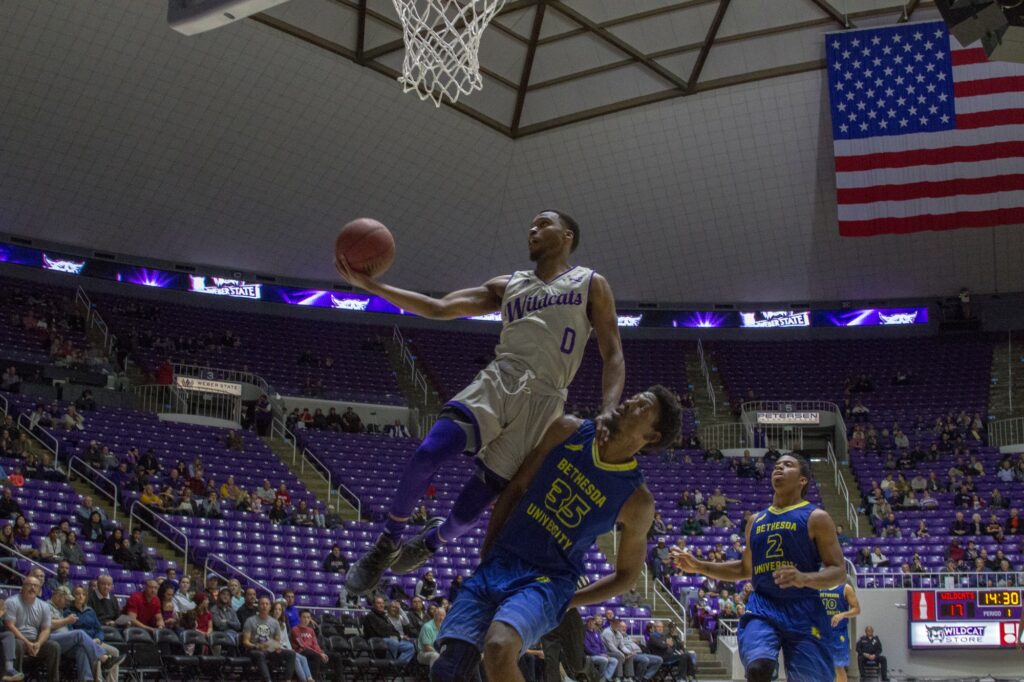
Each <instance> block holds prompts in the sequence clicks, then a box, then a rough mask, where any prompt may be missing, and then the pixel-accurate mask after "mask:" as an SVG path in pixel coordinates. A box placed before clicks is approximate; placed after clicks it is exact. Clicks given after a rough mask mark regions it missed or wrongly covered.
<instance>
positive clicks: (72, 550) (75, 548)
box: [61, 531, 85, 566]
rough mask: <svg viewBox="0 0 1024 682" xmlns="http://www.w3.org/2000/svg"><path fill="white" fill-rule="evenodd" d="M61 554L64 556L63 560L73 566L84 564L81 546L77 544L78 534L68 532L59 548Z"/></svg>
mask: <svg viewBox="0 0 1024 682" xmlns="http://www.w3.org/2000/svg"><path fill="white" fill-rule="evenodd" d="M61 556H62V557H64V560H65V561H67V562H68V563H70V564H74V565H75V566H84V565H85V553H84V552H83V551H82V546H81V545H79V544H78V534H77V533H75V532H74V531H71V532H70V533H68V539H67V541H66V542H65V543H64V547H63V548H62V550H61Z"/></svg>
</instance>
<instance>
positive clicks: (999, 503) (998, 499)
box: [988, 488, 1010, 509]
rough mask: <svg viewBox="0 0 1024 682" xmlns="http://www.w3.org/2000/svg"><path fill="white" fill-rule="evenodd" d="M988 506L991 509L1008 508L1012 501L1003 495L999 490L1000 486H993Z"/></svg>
mask: <svg viewBox="0 0 1024 682" xmlns="http://www.w3.org/2000/svg"><path fill="white" fill-rule="evenodd" d="M988 506H989V508H990V509H1008V508H1009V506H1010V501H1009V500H1008V499H1006V498H1005V497H1003V494H1002V493H1001V492H999V488H993V489H992V494H991V495H990V496H989V498H988Z"/></svg>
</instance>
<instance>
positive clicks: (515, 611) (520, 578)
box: [437, 549, 576, 651]
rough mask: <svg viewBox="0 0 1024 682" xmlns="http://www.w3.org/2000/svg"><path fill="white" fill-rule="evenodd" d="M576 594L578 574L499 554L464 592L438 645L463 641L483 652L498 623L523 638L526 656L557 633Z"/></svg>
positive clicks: (490, 558)
mask: <svg viewBox="0 0 1024 682" xmlns="http://www.w3.org/2000/svg"><path fill="white" fill-rule="evenodd" d="M575 593H576V576H575V575H574V574H573V573H571V572H568V571H566V572H565V573H562V574H559V575H552V574H550V573H544V572H543V571H541V570H540V569H538V568H537V567H535V566H533V565H531V564H530V563H528V562H526V561H524V560H523V559H521V558H519V557H517V556H514V555H512V554H509V553H506V552H502V551H501V550H499V549H496V550H493V551H492V552H491V554H490V555H489V556H488V557H487V558H486V559H485V560H484V562H483V563H482V564H480V566H479V567H478V568H477V570H476V573H474V574H473V577H472V578H470V579H469V580H467V581H466V584H465V585H463V586H462V589H461V590H459V596H458V597H457V598H456V599H455V603H454V604H452V607H451V610H450V611H449V612H448V615H447V616H446V617H445V619H444V622H443V623H442V624H441V630H440V632H438V633H437V641H438V642H439V643H440V642H443V641H444V640H445V639H460V640H463V641H465V642H469V643H470V644H472V645H473V646H475V647H476V648H477V649H479V650H480V651H483V648H484V638H485V637H486V635H487V630H488V628H490V626H491V623H492V622H495V621H497V622H501V623H505V624H506V625H508V626H510V627H511V628H513V629H514V630H515V631H516V632H517V633H519V637H520V638H521V639H522V640H523V651H525V650H526V648H527V647H530V646H532V645H534V644H536V643H537V642H539V641H540V639H541V637H543V636H544V635H546V634H547V633H548V632H550V631H551V630H553V629H555V627H556V626H557V625H558V624H559V622H561V620H562V615H563V614H564V613H565V610H566V608H568V606H569V601H570V600H571V599H572V597H573V595H574V594H575Z"/></svg>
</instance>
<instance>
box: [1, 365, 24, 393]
mask: <svg viewBox="0 0 1024 682" xmlns="http://www.w3.org/2000/svg"><path fill="white" fill-rule="evenodd" d="M0 390H3V391H7V392H9V393H21V377H20V376H18V368H17V367H15V366H14V365H11V366H10V367H8V368H7V369H6V370H4V375H3V377H2V378H0Z"/></svg>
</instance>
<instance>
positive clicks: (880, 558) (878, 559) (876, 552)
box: [871, 545, 889, 568]
mask: <svg viewBox="0 0 1024 682" xmlns="http://www.w3.org/2000/svg"><path fill="white" fill-rule="evenodd" d="M888 565H889V558H888V557H887V556H885V554H883V553H882V548H881V546H879V545H875V546H874V547H873V548H872V550H871V566H872V568H878V567H879V566H888Z"/></svg>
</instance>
